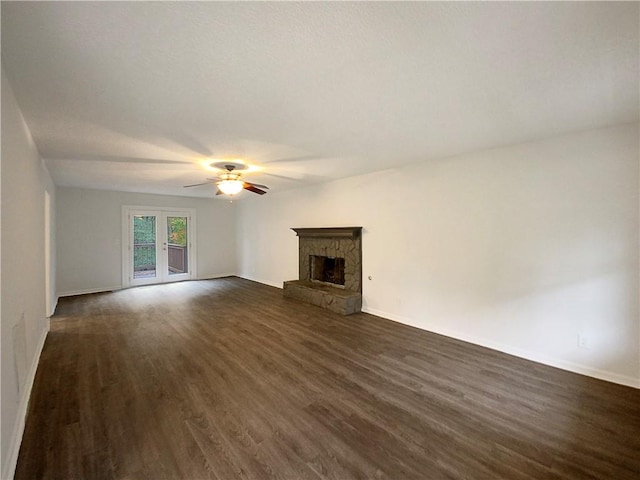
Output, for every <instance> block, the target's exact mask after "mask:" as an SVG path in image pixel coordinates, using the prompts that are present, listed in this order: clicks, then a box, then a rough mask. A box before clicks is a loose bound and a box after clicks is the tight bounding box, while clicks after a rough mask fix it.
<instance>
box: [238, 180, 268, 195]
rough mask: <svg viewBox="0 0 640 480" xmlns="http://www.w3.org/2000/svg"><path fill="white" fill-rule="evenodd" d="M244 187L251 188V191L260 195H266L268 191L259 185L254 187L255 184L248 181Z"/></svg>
mask: <svg viewBox="0 0 640 480" xmlns="http://www.w3.org/2000/svg"><path fill="white" fill-rule="evenodd" d="M242 187H243V188H244V189H245V190H249V191H250V192H253V193H257V194H258V195H264V194H265V193H267V192H265V191H264V190H260V189H259V188H258V187H254V186H253V185H251V184H250V183H247V182H244V184H243V185H242Z"/></svg>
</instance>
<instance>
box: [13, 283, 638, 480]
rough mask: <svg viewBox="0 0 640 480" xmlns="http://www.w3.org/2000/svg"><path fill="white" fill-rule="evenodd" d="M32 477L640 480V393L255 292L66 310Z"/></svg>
mask: <svg viewBox="0 0 640 480" xmlns="http://www.w3.org/2000/svg"><path fill="white" fill-rule="evenodd" d="M16 478H18V479H39V478H61V479H76V478H77V479H98V478H105V479H110V478H118V479H125V478H126V479H137V478H141V479H142V478H143V479H153V480H158V479H164V478H167V479H201V478H202V479H204V478H217V479H225V480H226V479H235V478H249V479H269V478H284V479H318V478H329V479H352V478H361V479H444V478H449V479H492V480H493V479H509V480H517V479H554V478H557V479H615V480H619V479H638V478H640V391H639V390H635V389H632V388H627V387H623V386H619V385H615V384H612V383H607V382H602V381H598V380H595V379H591V378H587V377H583V376H580V375H576V374H572V373H568V372H564V371H561V370H557V369H554V368H550V367H545V366H542V365H539V364H536V363H532V362H528V361H526V360H522V359H518V358H515V357H511V356H508V355H505V354H501V353H498V352H495V351H492V350H488V349H484V348H481V347H477V346H474V345H470V344H466V343H464V342H460V341H456V340H452V339H449V338H446V337H442V336H439V335H435V334H431V333H427V332H424V331H420V330H417V329H414V328H411V327H407V326H403V325H400V324H397V323H394V322H391V321H388V320H384V319H381V318H378V317H374V316H371V315H366V314H357V315H352V316H349V317H342V316H340V315H337V314H333V313H331V312H328V311H325V310H322V309H320V308H317V307H313V306H309V305H305V304H302V303H298V302H296V301H294V300H285V299H283V298H282V292H281V290H278V289H275V288H272V287H267V286H264V285H260V284H257V283H253V282H249V281H246V280H242V279H238V278H226V279H218V280H209V281H197V282H184V283H179V284H171V285H160V286H151V287H140V288H134V289H130V290H123V291H119V292H115V293H106V294H95V295H84V296H79V297H73V298H63V299H61V300H60V303H59V305H58V309H57V311H56V315H55V317H54V318H53V319H52V326H51V332H50V333H49V336H48V338H47V341H46V344H45V347H44V351H43V353H42V358H41V361H40V366H39V367H38V372H37V375H36V379H35V385H34V388H33V393H32V398H31V403H30V406H29V412H28V417H27V423H26V430H25V434H24V439H23V442H22V448H21V450H20V457H19V460H18V467H17V472H16Z"/></svg>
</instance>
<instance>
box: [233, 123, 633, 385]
mask: <svg viewBox="0 0 640 480" xmlns="http://www.w3.org/2000/svg"><path fill="white" fill-rule="evenodd" d="M638 164H639V147H638V124H632V125H623V126H618V127H614V128H608V129H600V130H593V131H586V132H582V133H577V134H572V135H567V136H562V137H555V138H551V139H547V140H544V141H538V142H533V143H527V144H522V145H516V146H511V147H507V148H500V149H494V150H488V151H482V152H476V153H471V154H466V155H462V156H459V157H455V158H448V159H443V160H439V161H429V162H424V163H421V164H414V165H411V166H406V167H404V168H399V169H395V170H392V171H385V172H377V173H373V174H369V175H363V176H358V177H352V178H347V179H343V180H340V181H336V182H332V183H328V184H323V185H319V186H316V187H313V188H305V189H296V190H291V191H286V192H281V193H279V194H278V193H276V194H270V195H266V196H264V197H261V198H258V199H253V198H248V199H243V200H242V201H240V202H239V204H240V209H239V219H238V244H239V247H238V256H239V259H238V270H239V274H240V275H242V276H244V277H246V278H250V279H254V280H257V281H260V282H263V283H267V284H271V285H277V286H281V284H282V281H284V280H290V279H295V278H297V237H296V236H295V234H294V232H292V231H291V230H290V228H291V227H312V226H313V227H321V226H347V225H361V226H363V227H364V234H363V274H364V278H365V283H364V287H363V288H364V290H363V293H364V309H365V311H368V312H370V313H374V314H378V315H380V316H383V317H386V318H391V319H394V320H398V321H401V322H403V323H407V324H410V325H414V326H416V327H419V328H423V329H426V330H430V331H434V332H439V333H443V334H446V335H449V336H453V337H456V338H459V339H463V340H467V341H471V342H474V343H478V344H482V345H486V346H489V347H492V348H496V349H498V350H502V351H506V352H510V353H513V354H516V355H519V356H522V357H525V358H529V359H532V360H536V361H540V362H543V363H547V364H550V365H555V366H559V367H561V368H565V369H568V370H573V371H577V372H581V373H586V374H589V375H593V376H597V377H600V378H606V379H610V380H613V381H616V382H620V383H625V384H629V385H635V386H640V353H639V347H640V345H639V343H640V331H639V321H638V313H639V312H638V287H639V282H638V267H639V265H638V244H639V219H638V210H639V207H638V200H639V188H638V183H639V182H638V179H639V176H638V175H639V168H638V167H639V165H638ZM369 275H371V276H372V280H370V281H369V280H366V278H367V276H369ZM578 334H582V335H585V337H586V340H587V343H588V347H589V348H588V349H585V348H579V347H578V341H577V337H578Z"/></svg>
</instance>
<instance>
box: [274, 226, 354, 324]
mask: <svg viewBox="0 0 640 480" xmlns="http://www.w3.org/2000/svg"><path fill="white" fill-rule="evenodd" d="M292 230H294V231H295V232H296V234H297V235H298V239H299V247H298V272H299V279H298V280H290V281H287V282H284V296H285V297H287V298H295V299H297V300H302V301H304V302H307V303H311V304H313V305H317V306H319V307H322V308H326V309H328V310H331V311H334V312H337V313H341V314H343V315H349V314H351V313H356V312H359V311H360V309H361V308H362V227H332V228H331V227H330V228H293V229H292Z"/></svg>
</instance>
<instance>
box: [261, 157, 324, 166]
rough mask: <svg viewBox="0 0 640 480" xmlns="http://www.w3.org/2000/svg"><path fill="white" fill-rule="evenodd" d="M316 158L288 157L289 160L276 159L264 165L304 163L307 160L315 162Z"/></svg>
mask: <svg viewBox="0 0 640 480" xmlns="http://www.w3.org/2000/svg"><path fill="white" fill-rule="evenodd" d="M318 158H321V157H318V156H317V155H304V156H300V157H289V158H277V159H276V160H269V161H268V162H264V163H265V165H268V164H270V163H289V162H304V161H307V160H316V159H318Z"/></svg>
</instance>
